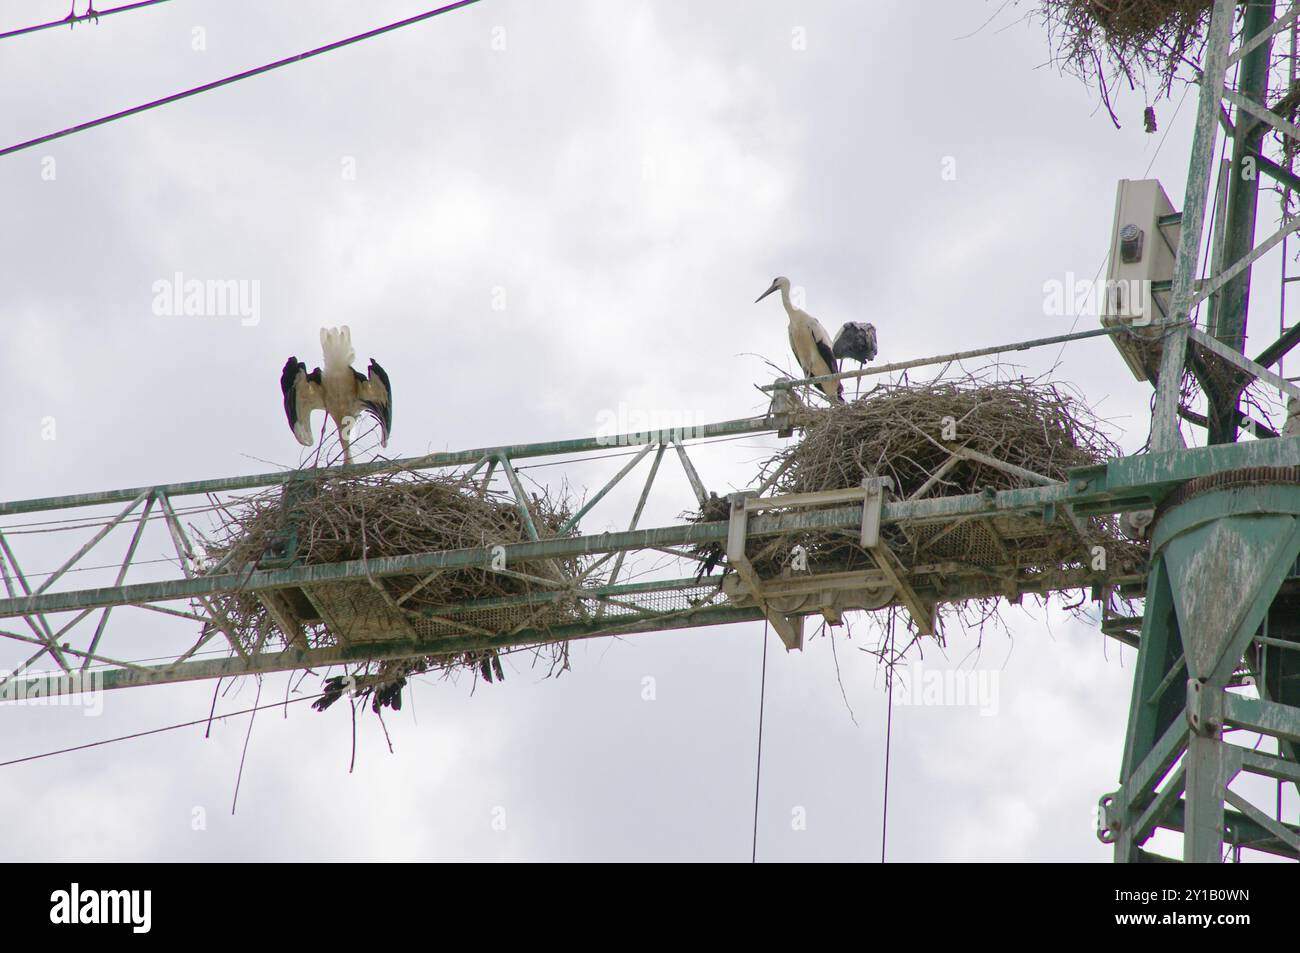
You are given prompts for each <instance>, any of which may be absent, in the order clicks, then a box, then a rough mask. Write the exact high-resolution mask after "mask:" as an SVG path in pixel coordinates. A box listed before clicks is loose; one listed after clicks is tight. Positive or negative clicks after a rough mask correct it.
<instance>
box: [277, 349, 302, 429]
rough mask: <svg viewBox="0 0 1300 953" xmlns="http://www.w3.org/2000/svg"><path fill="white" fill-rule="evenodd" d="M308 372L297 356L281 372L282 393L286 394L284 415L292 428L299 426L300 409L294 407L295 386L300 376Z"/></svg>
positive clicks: (290, 359)
mask: <svg viewBox="0 0 1300 953" xmlns="http://www.w3.org/2000/svg"><path fill="white" fill-rule="evenodd" d="M306 371H307V365H306V364H304V363H303V362H302V361H300V360H298V358H297V357H296V356H295V357H291V358H289V360H287V361H285V362H284V370H283V371H281V372H280V391H281V393H283V394H284V415H285V416H286V417H288V418H289V426H290V427H291V428H292V427H296V426H297V425H298V408H297V407H296V406H294V404H295V401H294V399H293V385H294V383H295V382H296V381H297V380H298V374H299V373H300V372H301V373H306Z"/></svg>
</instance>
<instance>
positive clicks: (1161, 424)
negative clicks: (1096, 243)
mask: <svg viewBox="0 0 1300 953" xmlns="http://www.w3.org/2000/svg"><path fill="white" fill-rule="evenodd" d="M1233 6H1234V5H1233V3H1232V2H1231V0H1214V12H1213V14H1212V15H1211V17H1210V28H1209V31H1208V34H1207V36H1206V41H1205V60H1204V63H1203V64H1202V70H1201V92H1200V100H1199V106H1198V111H1197V114H1196V134H1195V136H1194V137H1193V139H1192V159H1191V162H1190V163H1189V165H1188V170H1187V189H1186V192H1185V194H1184V196H1183V213H1182V230H1181V233H1180V237H1179V241H1178V259H1177V263H1176V264H1175V266H1174V281H1173V293H1172V295H1171V307H1170V317H1171V319H1172V320H1173V321H1174V322H1176V324H1175V326H1174V328H1173V329H1172V330H1171V331H1170V332H1169V333H1168V334H1167V335H1166V336H1165V339H1164V353H1163V354H1162V355H1161V358H1160V371H1159V374H1158V377H1157V381H1156V403H1155V408H1154V410H1153V411H1152V414H1151V449H1152V450H1153V451H1155V452H1161V451H1166V450H1175V449H1177V448H1178V447H1179V446H1180V441H1179V434H1178V397H1179V393H1180V391H1181V389H1182V380H1183V368H1184V366H1185V365H1186V363H1187V327H1186V322H1187V321H1188V319H1189V315H1190V313H1191V303H1192V296H1193V293H1194V291H1195V280H1196V277H1197V275H1196V273H1197V271H1198V269H1199V265H1200V257H1201V231H1202V228H1203V226H1204V224H1205V203H1206V200H1207V197H1208V193H1209V189H1210V177H1211V173H1212V170H1213V165H1214V143H1215V140H1216V139H1217V137H1218V128H1219V127H1218V123H1219V101H1220V99H1221V98H1222V96H1223V77H1224V73H1225V72H1226V67H1227V59H1228V46H1229V44H1230V43H1231V41H1232V12H1233Z"/></svg>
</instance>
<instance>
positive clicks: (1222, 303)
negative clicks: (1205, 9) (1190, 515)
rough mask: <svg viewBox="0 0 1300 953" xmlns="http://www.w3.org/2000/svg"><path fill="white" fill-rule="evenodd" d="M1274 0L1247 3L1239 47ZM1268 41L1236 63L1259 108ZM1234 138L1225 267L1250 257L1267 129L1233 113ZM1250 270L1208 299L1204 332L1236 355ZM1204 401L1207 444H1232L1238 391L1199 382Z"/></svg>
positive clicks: (1269, 17) (1263, 24) (1231, 385)
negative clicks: (1208, 305) (1205, 402)
mask: <svg viewBox="0 0 1300 953" xmlns="http://www.w3.org/2000/svg"><path fill="white" fill-rule="evenodd" d="M1274 6H1275V4H1274V0H1250V3H1249V5H1248V6H1247V7H1246V14H1245V17H1244V20H1243V24H1242V38H1241V42H1242V43H1248V42H1249V41H1250V40H1252V39H1253V38H1254V37H1256V36H1259V35H1260V34H1262V33H1264V32H1265V31H1266V30H1268V28H1269V27H1271V26H1272V25H1273V20H1274V14H1275V10H1274ZM1272 53H1273V43H1272V39H1271V38H1269V39H1266V40H1264V41H1263V42H1262V43H1260V44H1259V45H1258V46H1256V47H1255V48H1254V49H1252V50H1251V51H1250V52H1249V53H1247V54H1246V55H1245V56H1244V57H1242V59H1241V72H1240V78H1239V81H1238V83H1237V92H1238V93H1239V94H1240V95H1241V96H1244V97H1246V98H1247V99H1249V100H1251V101H1252V102H1256V103H1260V104H1261V105H1264V104H1265V103H1266V100H1267V97H1268V78H1269V67H1270V63H1271V59H1272ZM1235 129H1236V135H1235V136H1234V137H1233V142H1232V175H1231V177H1230V179H1229V184H1228V208H1227V219H1226V221H1225V222H1224V249H1223V261H1224V263H1225V264H1227V265H1231V264H1232V263H1234V262H1236V261H1239V260H1240V259H1241V258H1243V257H1244V256H1246V255H1248V254H1250V252H1251V250H1252V249H1253V248H1254V247H1255V220H1256V213H1257V211H1258V206H1259V175H1260V172H1259V164H1258V162H1257V157H1258V156H1259V154H1260V148H1261V146H1262V145H1263V142H1264V136H1265V135H1266V134H1267V133H1268V131H1269V127H1268V125H1267V124H1265V123H1263V122H1261V121H1259V120H1258V119H1256V118H1255V117H1253V116H1251V115H1250V114H1249V113H1246V112H1244V111H1243V110H1240V109H1239V110H1237V115H1236V126H1235ZM1250 272H1251V270H1250V268H1249V267H1247V268H1246V269H1245V270H1244V271H1242V272H1241V273H1240V274H1238V275H1237V276H1236V277H1234V278H1232V279H1231V280H1230V281H1228V282H1227V283H1226V284H1224V286H1223V287H1222V288H1221V289H1220V290H1219V292H1218V294H1216V295H1214V296H1213V297H1212V298H1211V299H1210V309H1209V319H1208V330H1209V333H1210V334H1212V335H1214V336H1215V337H1216V338H1218V339H1219V340H1220V341H1222V342H1223V343H1224V344H1226V345H1228V346H1229V347H1231V348H1233V349H1234V350H1237V351H1242V350H1244V349H1245V344H1246V319H1247V316H1248V313H1249V309H1250ZM1201 386H1202V388H1203V389H1204V391H1205V394H1206V397H1207V399H1208V401H1209V410H1208V412H1207V415H1206V416H1207V417H1208V418H1209V424H1210V426H1209V442H1210V443H1232V442H1233V441H1234V440H1236V439H1237V422H1238V419H1239V416H1240V415H1239V413H1238V401H1239V399H1240V396H1241V387H1240V385H1239V384H1238V383H1235V382H1232V381H1227V382H1223V383H1222V384H1220V383H1219V382H1218V381H1217V380H1214V379H1211V378H1207V379H1205V380H1203V381H1202V382H1201Z"/></svg>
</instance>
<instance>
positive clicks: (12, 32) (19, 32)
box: [0, 0, 168, 40]
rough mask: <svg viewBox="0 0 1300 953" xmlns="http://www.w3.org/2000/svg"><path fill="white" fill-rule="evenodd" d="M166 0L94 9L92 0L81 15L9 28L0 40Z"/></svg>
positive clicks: (123, 11) (70, 15) (146, 0)
mask: <svg viewBox="0 0 1300 953" xmlns="http://www.w3.org/2000/svg"><path fill="white" fill-rule="evenodd" d="M167 2H168V0H139V2H137V3H127V4H123V5H122V6H120V7H108V8H106V9H104V10H95V9H94V4H93V2H92V4H91V6H90V9H88V10H87V11H86V12H85V13H84V14H82V15H81V16H77V15H76V13H75V12H73V13H69V14H68V15H67V16H66V17H64V18H63V19H62V20H51V21H50V22H49V23H37V24H36V25H35V26H25V27H21V28H19V29H17V30H10V31H8V32H7V33H0V40H7V39H9V38H10V37H14V36H25V35H26V34H28V33H35V32H37V31H38V30H48V29H51V28H52V27H56V26H63V25H64V24H65V23H66V24H67V25H68V27H69V29H71V28H72V27H74V26H76V25H77V24H78V23H84V22H85V21H86V20H91V19H93V20H94V21H95V22H96V23H98V22H99V18H100V17H107V16H112V15H113V14H114V13H126V12H128V11H130V10H139V9H140V8H141V7H152V6H156V5H157V4H159V3H167ZM72 8H73V11H75V10H76V4H75V3H74V4H73V7H72ZM92 11H93V12H92Z"/></svg>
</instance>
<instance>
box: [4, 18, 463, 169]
mask: <svg viewBox="0 0 1300 953" xmlns="http://www.w3.org/2000/svg"><path fill="white" fill-rule="evenodd" d="M478 2H479V0H456V2H455V3H449V4H447V5H446V6H443V7H438V8H436V9H434V10H426V11H425V12H424V13H417V14H416V15H415V16H413V17H407V18H406V19H405V20H398V21H397V22H395V23H389V24H387V25H385V26H381V27H376V28H375V29H373V30H367V31H366V32H365V33H358V34H356V35H354V36H349V37H347V38H345V39H342V40H335V41H334V42H333V43H326V44H325V45H324V46H318V47H316V48H315V49H314V50H307V51H306V52H305V53H298V54H295V55H294V56H286V57H285V58H284V59H281V60H276V61H275V62H274V63H267V64H266V65H264V66H257V67H254V68H253V69H248V70H244V71H243V72H242V73H235V74H234V75H232V76H227V77H225V78H223V79H218V80H214V81H213V82H211V83H204V84H203V85H202V86H195V87H193V88H191V89H186V90H183V91H181V92H179V93H172V94H171V95H170V96H163V97H162V98H161V99H154V100H150V101H149V102H147V103H142V104H141V105H139V106H131V107H129V108H127V109H123V110H120V111H119V112H115V113H110V114H109V115H107V116H100V117H99V118H98V119H91V120H89V121H88V122H83V123H78V124H77V125H75V126H69V127H68V128H67V129H60V130H59V131H58V132H51V133H47V134H46V135H43V136H37V137H36V138H35V139H28V140H27V141H26V142H19V143H17V144H16V145H12V146H8V147H6V148H4V149H0V158H3V157H4V156H7V155H12V154H13V153H15V152H21V151H22V150H23V149H31V148H32V147H34V146H39V145H42V144H43V143H46V142H52V141H53V140H55V139H62V138H63V137H64V136H70V135H72V134H73V133H77V132H84V131H85V130H87V129H93V128H95V127H96V126H102V125H105V124H106V123H110V122H115V121H117V120H118V119H125V118H126V117H128V116H134V115H136V114H137V113H142V112H145V111H146V110H149V109H155V108H157V107H158V106H166V105H167V104H169V103H174V102H177V101H179V100H182V99H188V98H189V97H191V96H197V95H198V94H199V93H206V92H208V91H209V90H213V89H218V88H220V87H222V86H229V85H230V84H231V83H237V82H239V81H240V80H243V79H250V78H252V77H254V76H259V75H261V74H262V73H267V72H270V71H271V70H273V69H279V68H280V67H282V66H288V65H290V64H291V63H299V62H301V61H302V60H305V59H310V58H311V57H313V56H319V55H321V54H322V53H329V52H331V51H333V50H337V49H340V48H342V47H344V46H350V45H351V44H353V43H360V42H361V41H362V40H368V39H370V38H372V37H376V36H380V35H381V34H384V33H390V32H392V31H393V30H400V29H401V28H402V27H406V26H411V25H412V24H415V23H420V22H421V21H424V20H428V19H429V18H430V17H436V16H438V15H439V14H442V13H450V12H451V11H453V10H459V9H460V8H461V7H467V6H469V5H470V4H472V3H478Z"/></svg>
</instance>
